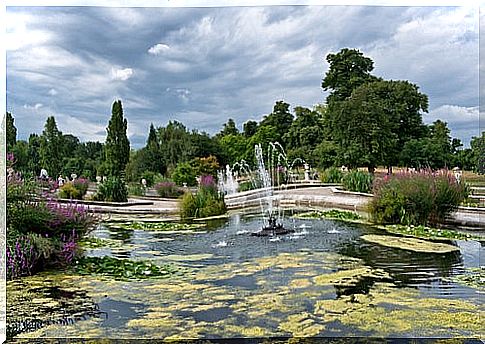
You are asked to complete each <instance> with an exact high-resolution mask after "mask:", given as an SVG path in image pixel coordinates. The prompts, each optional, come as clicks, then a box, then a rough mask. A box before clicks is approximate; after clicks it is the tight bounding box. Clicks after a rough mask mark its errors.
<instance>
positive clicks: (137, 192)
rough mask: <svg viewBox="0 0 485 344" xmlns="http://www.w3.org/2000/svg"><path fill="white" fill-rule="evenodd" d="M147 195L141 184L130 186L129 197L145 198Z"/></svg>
mask: <svg viewBox="0 0 485 344" xmlns="http://www.w3.org/2000/svg"><path fill="white" fill-rule="evenodd" d="M145 194H146V190H145V188H144V187H143V186H142V185H141V184H139V183H130V184H128V195H132V196H145Z"/></svg>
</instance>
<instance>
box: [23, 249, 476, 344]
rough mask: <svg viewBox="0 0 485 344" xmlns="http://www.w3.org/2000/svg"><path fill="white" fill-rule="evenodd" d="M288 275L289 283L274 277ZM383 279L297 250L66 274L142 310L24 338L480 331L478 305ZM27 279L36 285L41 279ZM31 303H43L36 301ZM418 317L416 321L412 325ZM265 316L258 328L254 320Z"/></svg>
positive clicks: (341, 260) (96, 295)
mask: <svg viewBox="0 0 485 344" xmlns="http://www.w3.org/2000/svg"><path fill="white" fill-rule="evenodd" d="M175 258H176V259H178V258H180V259H183V257H175ZM190 258H193V259H195V260H198V259H205V258H206V257H205V256H204V255H195V256H194V257H189V259H190ZM207 258H209V257H207ZM326 271H333V272H331V273H325V272H326ZM290 273H291V275H290ZM286 275H288V276H293V277H294V278H291V277H290V278H286V279H285V281H286V282H283V283H282V282H281V281H278V278H279V277H281V276H286ZM235 276H240V277H242V278H246V277H247V278H250V279H254V280H255V281H256V284H255V288H254V289H245V288H242V287H238V286H232V285H220V283H221V282H223V281H224V280H226V279H229V278H232V277H235ZM367 279H369V280H370V281H371V282H370V285H369V287H368V288H369V289H368V291H367V292H365V293H364V292H359V290H358V289H356V291H354V292H353V293H352V294H351V295H341V296H338V294H337V291H336V287H348V286H355V285H357V284H358V283H360V282H361V281H362V280H367ZM388 279H389V275H388V274H387V273H386V272H385V271H383V270H380V269H375V268H372V267H369V266H367V265H365V264H364V262H363V261H362V260H360V259H356V258H349V257H346V256H342V255H339V254H333V253H316V252H309V251H303V250H302V251H300V252H295V253H280V254H277V255H274V256H270V257H264V258H255V259H251V260H248V261H247V262H245V263H243V264H237V263H226V264H221V265H218V266H207V267H203V268H200V269H196V270H195V269H194V270H193V271H188V272H187V273H185V274H183V275H175V276H172V278H170V279H153V280H150V279H149V280H141V281H136V282H133V281H129V280H111V279H108V280H105V279H101V278H100V277H96V276H93V277H90V278H89V279H86V280H84V279H83V276H76V275H74V276H70V277H69V279H68V281H67V283H68V284H70V285H75V286H76V287H77V288H80V289H82V290H85V291H86V295H88V296H89V297H90V298H92V300H94V301H95V302H97V301H99V300H102V299H104V298H105V297H106V296H109V298H110V299H112V300H120V301H125V302H130V303H136V304H140V305H145V308H144V312H143V313H138V315H137V316H136V317H134V318H131V319H130V320H129V321H128V322H127V323H126V324H124V325H123V327H121V328H120V327H117V328H103V327H102V326H101V324H100V323H99V322H95V321H91V320H88V321H83V322H79V323H75V324H71V325H69V326H61V325H50V326H47V327H46V328H45V329H43V330H42V331H39V332H33V333H32V334H34V333H37V334H38V335H39V336H45V337H48V336H50V337H56V336H62V337H74V334H75V333H76V331H77V334H78V336H79V333H83V337H87V338H89V337H91V338H94V337H99V336H100V335H102V336H107V335H114V336H115V337H117V338H133V337H134V336H138V337H140V336H143V337H152V338H164V339H166V340H169V339H189V338H204V337H205V336H207V335H208V334H210V335H215V336H223V337H226V338H227V337H254V336H256V337H258V336H281V335H288V334H289V335H293V336H295V337H311V336H317V335H321V334H322V333H323V334H325V335H328V334H329V333H332V332H330V331H331V330H333V329H332V328H331V326H330V323H335V322H337V323H340V324H343V325H345V326H347V328H348V331H347V332H346V333H347V334H348V333H349V332H350V333H351V332H352V331H353V330H358V331H368V332H370V333H372V334H373V335H376V336H386V335H391V334H400V335H403V334H404V335H406V334H409V333H419V331H424V329H426V326H428V328H429V329H430V330H429V331H428V332H426V333H428V334H430V335H446V331H447V330H449V327H448V326H453V327H452V330H451V332H450V333H453V334H456V335H469V336H477V335H478V334H480V333H481V329H480V325H481V323H480V317H482V318H483V316H484V314H483V311H482V310H481V309H480V308H479V307H478V306H476V305H473V304H472V303H470V302H468V301H465V300H452V299H439V298H420V293H419V291H418V290H416V289H412V288H397V287H396V286H395V285H393V284H392V283H388V282H383V281H387V280H388ZM58 282H60V281H58ZM35 283H36V284H34V285H38V286H39V285H42V284H43V283H44V281H43V280H41V279H40V280H38V281H36V282H35ZM62 283H66V281H62ZM32 298H33V299H36V298H37V299H39V300H42V298H44V296H34V297H32ZM39 300H38V301H37V302H41V301H39ZM43 301H45V300H43ZM53 301H55V300H53ZM47 302H49V301H47ZM224 307H228V308H230V310H231V311H232V312H231V315H229V316H228V317H227V318H225V319H221V320H219V321H215V322H208V321H201V320H196V318H195V317H194V316H192V315H195V314H199V313H201V314H203V313H204V312H210V311H212V310H214V309H219V308H224ZM445 313H449V315H446V314H445ZM181 314H184V315H183V316H182V315H181ZM435 314H438V315H440V316H443V320H439V319H438V320H436V319H435ZM473 314H478V316H474V315H473ZM453 316H455V319H456V321H455V323H454V324H452V318H453ZM416 317H420V319H424V320H420V321H416V322H414V320H415V319H414V318H416ZM263 319H264V323H263V322H258V320H263ZM93 320H94V319H93ZM84 331H85V332H84ZM84 333H86V335H84ZM34 337H35V336H34Z"/></svg>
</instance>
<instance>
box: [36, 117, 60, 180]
mask: <svg viewBox="0 0 485 344" xmlns="http://www.w3.org/2000/svg"><path fill="white" fill-rule="evenodd" d="M62 153H63V152H62V132H60V131H59V129H57V124H56V120H55V118H54V116H50V117H48V118H47V121H46V123H45V126H44V131H43V132H42V136H41V137H40V164H41V166H42V167H43V168H45V169H46V170H47V172H48V173H49V176H51V177H52V178H57V175H58V174H59V173H60V172H61V162H62V158H63V154H62Z"/></svg>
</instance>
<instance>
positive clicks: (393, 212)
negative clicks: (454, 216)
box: [370, 170, 468, 225]
mask: <svg viewBox="0 0 485 344" xmlns="http://www.w3.org/2000/svg"><path fill="white" fill-rule="evenodd" d="M467 194H468V190H467V187H466V186H465V184H464V183H463V182H458V181H457V180H456V179H455V177H454V176H453V175H452V174H451V173H449V172H448V171H439V172H433V171H430V170H426V171H424V170H423V171H421V172H420V173H399V174H396V175H393V176H392V177H390V178H385V179H383V180H381V181H380V182H377V183H376V184H375V186H374V198H373V199H372V201H371V203H370V212H371V215H372V217H373V219H374V221H375V222H377V223H388V224H405V225H427V224H428V223H430V224H438V223H442V222H443V221H444V220H445V219H446V217H447V216H448V215H449V214H450V213H451V212H453V211H455V210H456V209H457V208H458V206H459V205H460V203H461V202H462V201H463V200H464V199H465V198H466V196H467Z"/></svg>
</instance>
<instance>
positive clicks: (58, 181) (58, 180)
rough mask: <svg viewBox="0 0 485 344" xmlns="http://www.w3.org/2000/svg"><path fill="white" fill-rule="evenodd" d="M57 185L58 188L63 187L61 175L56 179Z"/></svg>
mask: <svg viewBox="0 0 485 344" xmlns="http://www.w3.org/2000/svg"><path fill="white" fill-rule="evenodd" d="M57 185H59V187H61V186H63V185H64V178H62V175H59V178H57Z"/></svg>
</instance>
